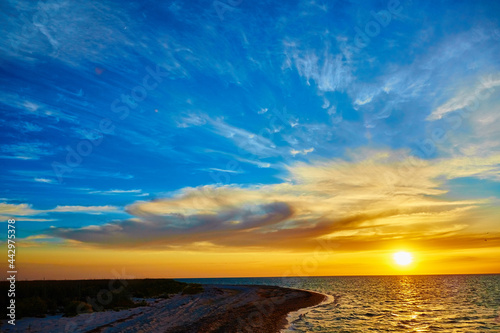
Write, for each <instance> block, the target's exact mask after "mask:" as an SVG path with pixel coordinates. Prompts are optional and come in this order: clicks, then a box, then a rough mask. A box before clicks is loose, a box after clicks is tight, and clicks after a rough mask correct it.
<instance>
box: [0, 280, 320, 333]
mask: <svg viewBox="0 0 500 333" xmlns="http://www.w3.org/2000/svg"><path fill="white" fill-rule="evenodd" d="M325 298H326V297H325V295H322V294H318V293H314V292H309V291H304V290H296V289H288V288H280V287H269V286H225V285H224V286H222V285H207V286H204V292H203V293H200V294H196V295H180V294H179V295H175V296H172V297H171V298H169V299H148V300H147V302H148V305H147V306H142V307H137V308H133V309H127V310H121V311H104V312H94V313H89V314H81V315H78V316H76V317H62V316H61V315H58V316H47V317H45V318H23V319H20V320H17V322H16V326H10V325H6V324H5V321H4V322H3V325H2V331H4V332H82V333H111V332H131V333H132V332H166V333H181V332H227V333H231V332H256V333H260V332H262V333H264V332H266V333H272V332H279V331H280V330H281V329H283V328H284V327H285V326H286V325H287V320H286V317H287V314H288V313H290V312H292V311H297V310H299V309H302V308H307V307H310V306H314V305H317V304H320V303H321V302H323V301H324V300H325Z"/></svg>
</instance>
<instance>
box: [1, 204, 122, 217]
mask: <svg viewBox="0 0 500 333" xmlns="http://www.w3.org/2000/svg"><path fill="white" fill-rule="evenodd" d="M121 211H122V209H121V208H120V207H116V206H109V205H107V206H56V207H55V208H53V209H34V208H33V206H32V205H31V204H26V203H22V204H9V203H5V202H2V203H0V214H3V215H8V216H20V217H23V220H24V221H31V220H32V221H52V220H51V219H40V218H34V219H31V220H30V219H27V218H26V216H36V215H45V214H47V213H88V214H103V213H116V212H121Z"/></svg>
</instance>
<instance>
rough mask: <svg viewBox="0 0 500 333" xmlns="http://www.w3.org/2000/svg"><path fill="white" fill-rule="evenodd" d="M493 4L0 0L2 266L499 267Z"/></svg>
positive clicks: (140, 269) (46, 272) (71, 269)
mask: <svg viewBox="0 0 500 333" xmlns="http://www.w3.org/2000/svg"><path fill="white" fill-rule="evenodd" d="M499 13H500V3H499V2H496V1H486V0H485V1H440V2H431V1H424V2H421V1H411V0H409V1H397V0H391V1H358V0H353V1H318V0H316V1H314V0H312V1H311V0H308V1H302V0H301V1H281V2H279V1H278V2H277V1H269V2H268V1H262V2H258V1H257V2H255V1H247V0H242V1H228V2H225V0H220V1H217V0H216V1H214V2H211V1H179V0H177V1H170V0H167V1H160V2H157V1H135V2H127V3H126V4H125V3H124V2H121V1H99V2H93V1H91V2H85V1H63V0H46V1H3V2H2V3H1V4H0V20H1V22H3V23H2V25H1V26H0V31H1V34H2V36H3V38H2V40H1V41H0V57H1V58H0V73H1V74H0V112H1V118H0V126H1V131H0V168H1V172H0V177H1V183H2V186H1V189H0V191H1V193H0V216H1V218H0V225H1V226H2V230H1V233H0V235H1V239H0V242H1V244H2V245H3V247H2V248H3V249H5V240H6V234H7V233H6V230H7V220H8V219H9V218H15V219H16V221H17V222H16V240H17V252H16V254H17V258H16V260H17V261H16V263H17V265H18V272H19V273H18V274H19V278H21V279H43V278H47V279H76V278H100V277H102V278H108V277H113V276H116V274H122V275H126V276H128V277H137V278H139V277H178V278H181V277H225V276H227V277H234V276H294V275H311V276H314V275H365V274H366V275H379V274H382V275H386V274H441V273H446V274H448V273H457V274H466V273H500V265H499V260H498V258H499V256H500V217H499V216H500V131H499V129H500V57H499V56H498V55H499V54H500V16H499V15H498V14H499ZM398 251H407V252H409V253H411V254H412V256H413V262H412V263H411V264H410V265H408V266H398V265H396V264H395V263H394V261H393V259H392V256H393V254H394V253H395V252H398ZM5 252H6V251H5ZM2 274H5V270H3V271H2Z"/></svg>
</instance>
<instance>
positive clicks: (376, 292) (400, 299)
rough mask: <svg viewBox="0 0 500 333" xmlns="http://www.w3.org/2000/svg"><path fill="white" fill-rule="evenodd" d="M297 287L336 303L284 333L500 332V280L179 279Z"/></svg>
mask: <svg viewBox="0 0 500 333" xmlns="http://www.w3.org/2000/svg"><path fill="white" fill-rule="evenodd" d="M178 280H180V281H186V282H197V283H202V284H252V285H272V286H281V287H291V288H298V289H306V290H311V291H317V292H321V293H324V294H328V295H331V296H333V301H332V302H330V303H327V304H322V305H319V306H316V307H314V308H312V309H308V310H307V312H306V313H305V315H303V316H300V317H298V316H289V317H290V321H291V323H290V327H288V328H287V330H285V331H284V332H457V333H458V332H464V333H465V332H467V333H470V332H500V275H409V276H342V277H288V278H216V279H178Z"/></svg>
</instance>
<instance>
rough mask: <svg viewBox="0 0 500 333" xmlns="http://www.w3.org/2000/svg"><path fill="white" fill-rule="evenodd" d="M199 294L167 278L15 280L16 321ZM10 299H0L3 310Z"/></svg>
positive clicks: (197, 288)
mask: <svg viewBox="0 0 500 333" xmlns="http://www.w3.org/2000/svg"><path fill="white" fill-rule="evenodd" d="M7 289H8V281H0V290H1V293H2V294H3V295H7ZM202 291H203V287H202V286H201V285H200V284H195V283H184V282H178V281H175V280H170V279H141V280H64V281H45V280H44V281H16V291H15V293H16V297H15V300H16V303H15V304H16V318H17V319H19V318H22V317H45V315H47V314H58V313H62V314H64V315H65V316H75V315H77V314H80V313H88V312H94V311H104V310H110V309H111V310H121V309H126V308H131V307H136V306H143V305H146V302H145V301H137V300H135V301H134V299H133V298H168V297H169V295H172V294H178V293H182V294H188V295H192V294H197V293H200V292H202ZM9 299H10V298H9ZM9 299H8V298H7V297H1V298H0V306H1V307H2V308H3V309H5V307H7V306H8V305H9V303H7V302H9Z"/></svg>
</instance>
